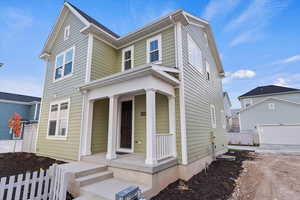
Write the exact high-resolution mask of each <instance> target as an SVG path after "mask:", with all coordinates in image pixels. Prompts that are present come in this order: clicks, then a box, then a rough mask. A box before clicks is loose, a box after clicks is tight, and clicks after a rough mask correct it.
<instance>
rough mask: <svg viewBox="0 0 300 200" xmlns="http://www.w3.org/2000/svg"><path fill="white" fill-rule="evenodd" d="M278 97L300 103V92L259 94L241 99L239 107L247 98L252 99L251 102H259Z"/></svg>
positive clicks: (242, 105)
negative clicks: (258, 95)
mask: <svg viewBox="0 0 300 200" xmlns="http://www.w3.org/2000/svg"><path fill="white" fill-rule="evenodd" d="M270 97H272V98H278V99H282V100H287V101H292V102H295V103H300V93H294V94H272V95H269V96H260V97H251V98H245V99H241V107H242V108H244V102H245V101H247V100H248V99H252V103H253V104H256V103H258V102H261V101H263V100H265V99H267V98H270Z"/></svg>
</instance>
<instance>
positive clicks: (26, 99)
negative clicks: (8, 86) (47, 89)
mask: <svg viewBox="0 0 300 200" xmlns="http://www.w3.org/2000/svg"><path fill="white" fill-rule="evenodd" d="M0 99H2V100H8V101H20V102H25V103H30V102H33V101H38V102H40V101H41V98H39V97H33V96H26V95H21V94H13V93H6V92H0Z"/></svg>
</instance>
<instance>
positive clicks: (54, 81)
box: [53, 73, 73, 83]
mask: <svg viewBox="0 0 300 200" xmlns="http://www.w3.org/2000/svg"><path fill="white" fill-rule="evenodd" d="M72 75H73V73H71V74H68V75H66V76H64V77H62V78H59V79H54V80H53V83H56V82H59V81H61V80H64V79H66V78H69V77H71V76H72Z"/></svg>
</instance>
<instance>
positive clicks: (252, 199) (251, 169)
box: [152, 151, 300, 200]
mask: <svg viewBox="0 0 300 200" xmlns="http://www.w3.org/2000/svg"><path fill="white" fill-rule="evenodd" d="M228 155H234V156H236V160H235V161H228V160H217V161H215V162H213V163H212V164H211V165H210V167H209V169H208V170H207V172H205V171H202V172H201V173H199V174H197V175H195V176H194V177H192V178H191V179H190V180H189V181H187V182H185V181H177V182H175V183H172V184H170V185H169V186H168V187H167V188H166V189H164V190H163V191H161V192H160V193H159V194H158V195H157V196H155V197H153V198H152V200H182V199H185V200H300V155H298V156H297V155H284V154H262V153H259V154H257V153H254V152H247V151H231V153H229V154H228Z"/></svg>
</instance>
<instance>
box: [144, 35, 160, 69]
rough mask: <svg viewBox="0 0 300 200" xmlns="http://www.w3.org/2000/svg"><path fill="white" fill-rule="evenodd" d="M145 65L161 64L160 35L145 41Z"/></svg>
mask: <svg viewBox="0 0 300 200" xmlns="http://www.w3.org/2000/svg"><path fill="white" fill-rule="evenodd" d="M147 63H156V64H160V63H161V35H157V36H155V37H152V38H150V39H148V40H147Z"/></svg>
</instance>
